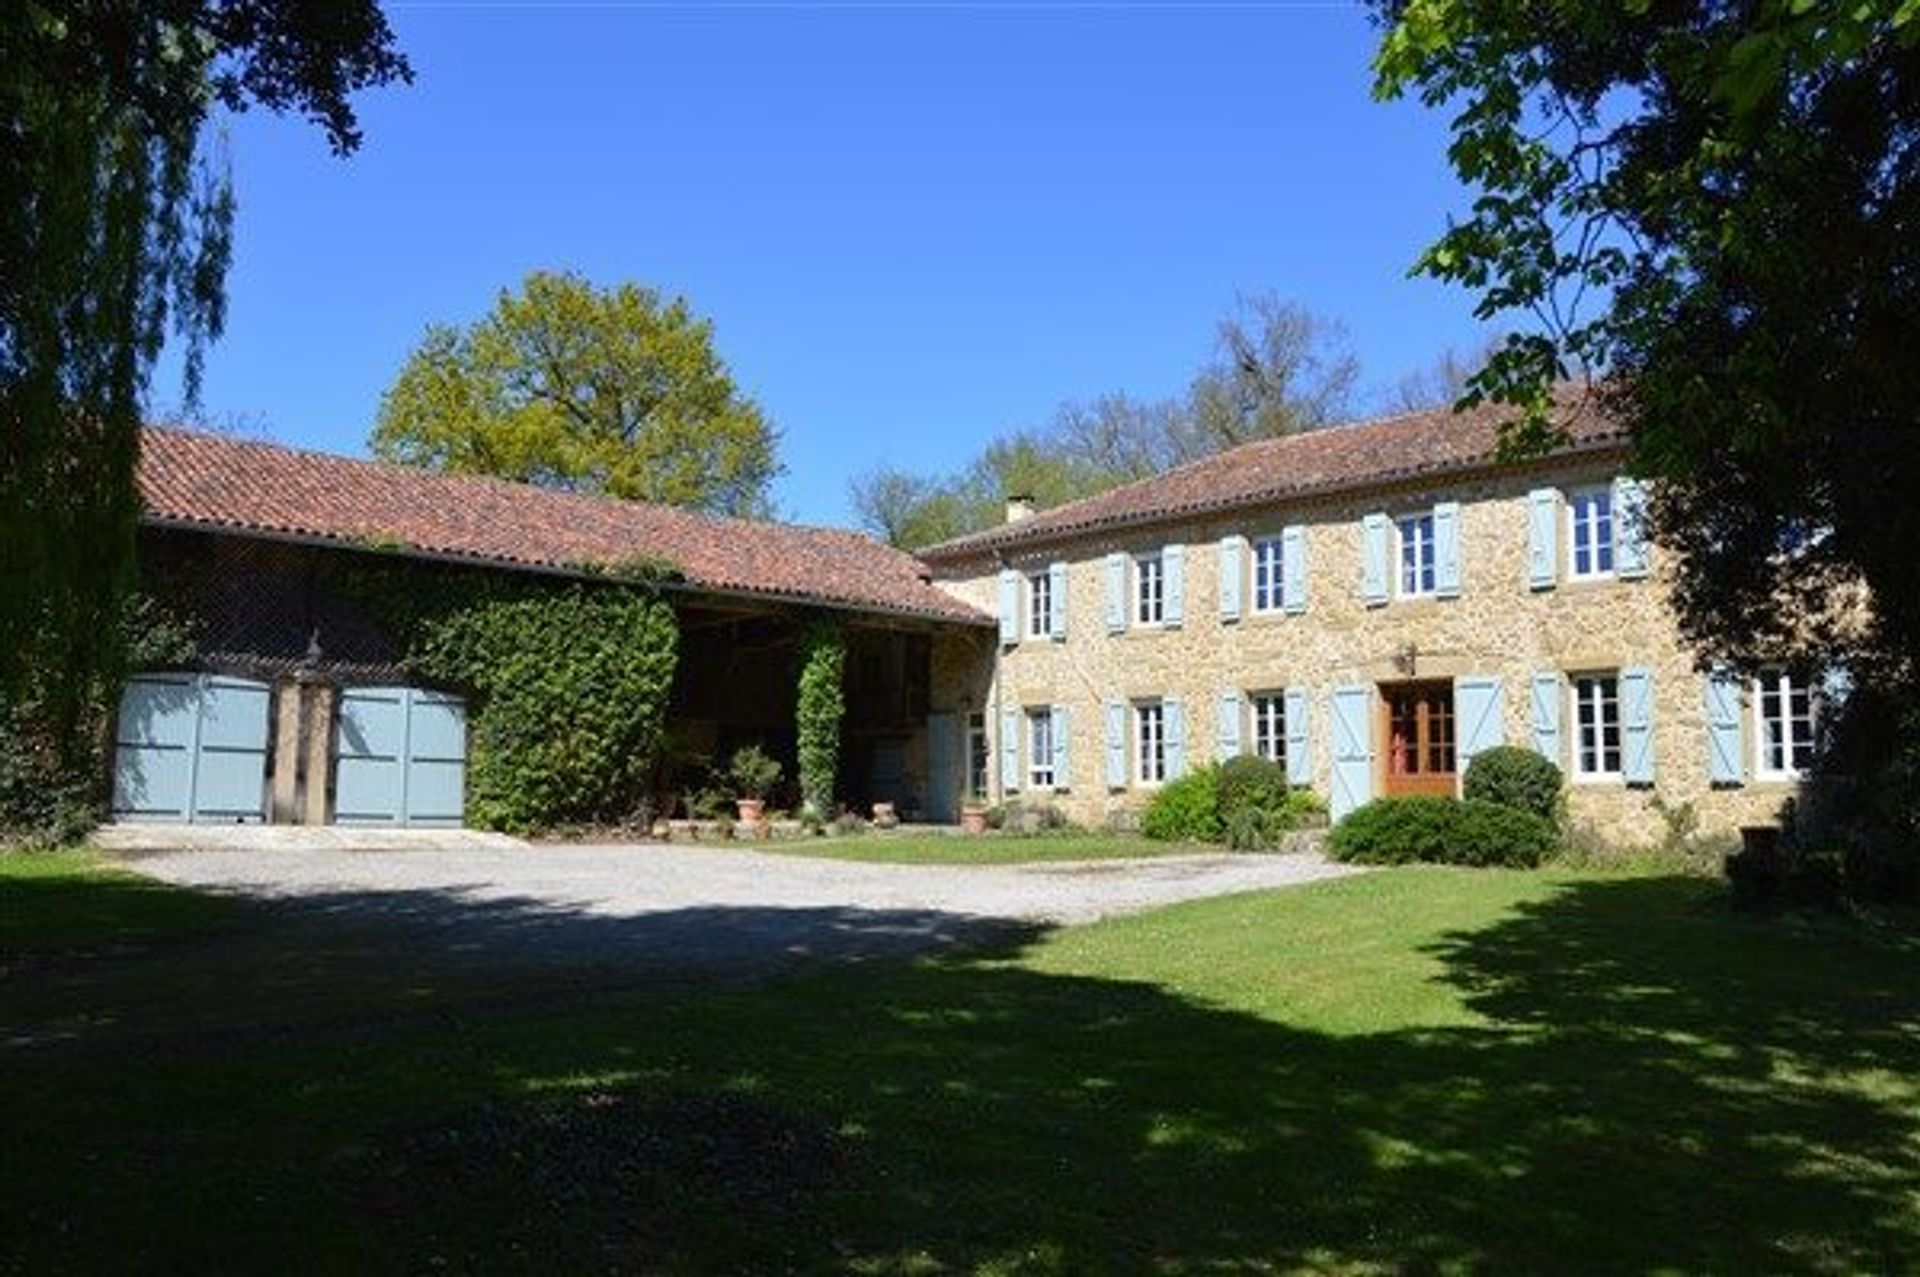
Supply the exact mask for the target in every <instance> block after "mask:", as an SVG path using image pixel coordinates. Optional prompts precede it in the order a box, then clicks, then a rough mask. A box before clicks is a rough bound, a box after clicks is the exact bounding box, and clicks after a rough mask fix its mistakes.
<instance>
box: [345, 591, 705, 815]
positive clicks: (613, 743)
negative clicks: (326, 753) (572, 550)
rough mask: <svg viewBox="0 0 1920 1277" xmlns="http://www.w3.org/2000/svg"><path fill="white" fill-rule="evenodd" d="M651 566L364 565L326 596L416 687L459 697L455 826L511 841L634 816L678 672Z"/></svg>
mask: <svg viewBox="0 0 1920 1277" xmlns="http://www.w3.org/2000/svg"><path fill="white" fill-rule="evenodd" d="M668 575H670V573H669V572H668V570H667V569H666V568H664V567H659V566H657V565H644V566H636V567H635V568H634V569H632V570H623V571H621V572H620V573H619V574H618V575H617V576H615V577H613V578H612V579H610V580H609V581H608V582H607V583H605V584H602V583H599V582H579V581H576V582H569V583H555V582H553V581H551V580H542V579H534V578H527V577H511V576H506V575H504V574H501V573H497V572H481V571H469V570H459V569H443V568H442V569H437V568H432V567H428V566H424V565H420V564H417V563H411V562H407V561H404V560H401V561H391V562H380V561H372V562H368V561H362V562H361V563H360V564H359V565H358V566H356V567H355V568H353V569H351V570H349V571H348V572H346V573H344V574H343V575H342V576H341V577H340V578H339V579H338V580H337V581H336V582H335V588H337V589H338V590H339V591H340V592H341V593H343V594H345V595H347V596H348V597H350V598H352V599H354V600H355V601H356V602H357V603H358V604H359V605H360V606H361V607H363V608H364V609H365V610H366V611H367V612H368V613H370V614H371V615H372V616H374V617H376V618H378V620H379V622H380V624H381V625H383V626H384V627H385V628H386V629H387V630H388V632H389V634H390V635H391V637H392V638H393V639H394V640H395V641H396V643H397V644H398V645H399V646H400V649H401V651H402V653H403V655H402V663H403V664H404V665H405V666H406V668H407V669H408V670H409V671H410V672H412V673H413V674H415V675H417V676H419V677H421V678H422V679H424V680H426V681H429V682H433V683H437V684H440V685H442V686H446V687H452V688H457V689H459V690H461V691H463V692H467V693H470V694H471V697H472V699H471V701H470V703H469V705H468V716H467V723H468V734H467V736H468V738H467V822H468V823H469V824H472V825H477V826H480V827H482V828H488V829H504V830H510V831H513V832H527V831H530V830H535V829H541V828H548V827H552V826H555V825H567V824H623V823H627V822H630V821H632V820H634V819H636V818H638V817H640V816H642V815H644V814H645V810H646V803H647V798H648V792H647V791H648V779H649V776H650V774H651V771H652V768H653V765H654V762H655V760H656V759H657V758H658V756H659V753H660V750H661V747H662V743H663V741H664V738H665V732H666V717H667V707H668V704H669V702H670V700H671V698H672V695H673V679H674V672H675V670H676V668H677V667H678V664H679V636H680V631H679V623H678V621H677V620H676V618H675V616H674V612H673V608H672V607H671V606H670V605H669V604H667V603H666V602H665V601H663V600H662V599H661V597H660V594H659V591H658V589H657V588H655V586H654V584H653V582H654V581H657V580H660V579H662V578H664V577H666V576H668Z"/></svg>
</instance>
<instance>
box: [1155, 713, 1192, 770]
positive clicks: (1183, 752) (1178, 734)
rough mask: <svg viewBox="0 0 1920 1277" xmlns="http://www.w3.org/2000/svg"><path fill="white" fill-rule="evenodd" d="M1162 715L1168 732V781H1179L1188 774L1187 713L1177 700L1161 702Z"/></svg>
mask: <svg viewBox="0 0 1920 1277" xmlns="http://www.w3.org/2000/svg"><path fill="white" fill-rule="evenodd" d="M1160 713H1161V716H1162V721H1163V722H1164V723H1165V725H1166V732H1167V779H1168V780H1178V779H1179V778H1180V777H1182V776H1184V775H1186V774H1187V713H1186V710H1185V709H1184V708H1182V707H1181V704H1180V702H1179V701H1176V700H1163V701H1161V702H1160Z"/></svg>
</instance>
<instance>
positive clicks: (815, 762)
mask: <svg viewBox="0 0 1920 1277" xmlns="http://www.w3.org/2000/svg"><path fill="white" fill-rule="evenodd" d="M846 664H847V641H846V636H845V635H844V634H842V633H841V630H840V627H839V625H838V624H836V623H834V622H832V621H820V622H817V623H816V624H814V625H813V626H812V627H810V628H809V629H808V630H807V632H806V633H805V635H803V636H802V638H801V644H800V690H799V698H798V703H797V704H796V706H795V709H794V718H795V727H796V729H797V732H798V735H799V740H800V798H801V801H802V802H803V803H805V805H806V807H807V808H808V810H810V811H811V812H813V813H814V814H815V815H817V816H827V815H831V814H832V812H833V806H834V782H835V780H836V778H837V777H838V775H839V771H840V725H841V722H842V720H843V719H845V718H846V715H847V696H846V690H845V679H844V674H845V670H846Z"/></svg>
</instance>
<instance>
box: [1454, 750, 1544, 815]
mask: <svg viewBox="0 0 1920 1277" xmlns="http://www.w3.org/2000/svg"><path fill="white" fill-rule="evenodd" d="M1464 790H1465V793H1466V796H1467V797H1468V798H1477V799H1480V800H1481V801H1483V802H1490V803H1499V804H1500V805H1501V806H1502V807H1512V808H1514V809H1515V810H1516V811H1526V812H1532V813H1533V814H1534V815H1536V816H1538V817H1540V819H1542V820H1544V821H1546V822H1548V823H1549V824H1552V825H1556V826H1557V825H1559V824H1560V822H1561V818H1562V816H1563V815H1564V814H1565V811H1566V786H1565V778H1564V777H1562V776H1561V774H1560V769H1559V768H1558V767H1556V766H1554V765H1553V764H1552V763H1551V762H1549V761H1548V760H1547V759H1545V758H1542V757H1541V756H1540V755H1538V754H1536V753H1534V752H1533V751H1532V750H1530V749H1521V748H1519V747H1518V746H1516V745H1496V746H1494V747H1493V748H1492V749H1489V750H1485V751H1483V752H1481V753H1478V754H1475V755H1474V757H1473V761H1472V762H1470V763H1468V764H1467V776H1466V781H1465V784H1464Z"/></svg>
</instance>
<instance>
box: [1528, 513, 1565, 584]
mask: <svg viewBox="0 0 1920 1277" xmlns="http://www.w3.org/2000/svg"><path fill="white" fill-rule="evenodd" d="M1559 576H1560V493H1559V492H1558V490H1556V489H1554V488H1535V489H1534V490H1533V491H1532V492H1529V493H1528V494H1527V584H1528V585H1529V586H1531V587H1533V588H1534V589H1536V590H1550V589H1552V588H1553V586H1554V583H1555V581H1557V580H1558V579H1559Z"/></svg>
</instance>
